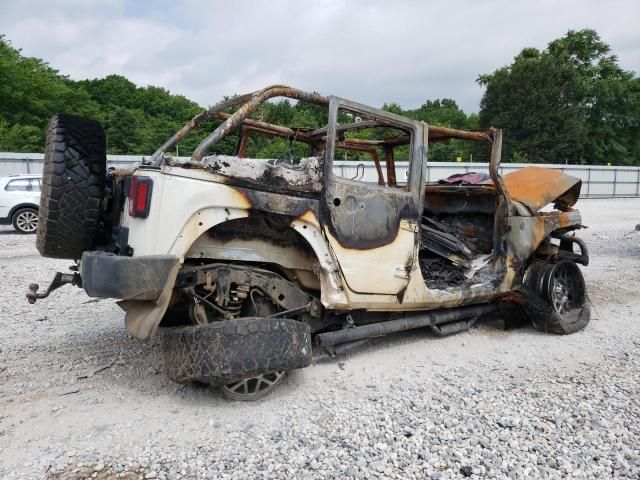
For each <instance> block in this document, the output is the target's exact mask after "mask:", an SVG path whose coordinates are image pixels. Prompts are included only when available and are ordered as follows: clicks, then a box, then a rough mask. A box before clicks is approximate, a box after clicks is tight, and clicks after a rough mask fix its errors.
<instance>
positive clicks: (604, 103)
mask: <svg viewBox="0 0 640 480" xmlns="http://www.w3.org/2000/svg"><path fill="white" fill-rule="evenodd" d="M638 81H639V80H638V79H637V78H635V77H634V75H633V74H632V73H631V72H625V71H624V70H622V69H621V68H620V67H619V65H618V63H617V58H616V57H615V55H613V54H612V53H611V49H610V47H609V46H608V45H607V44H606V43H604V42H602V40H601V39H600V37H599V36H598V34H597V33H596V32H595V31H593V30H589V29H585V30H580V31H569V32H568V33H567V34H566V35H565V36H564V37H562V38H560V39H557V40H554V41H552V42H550V43H549V45H548V47H547V48H546V49H545V50H544V51H539V50H536V49H534V48H525V49H523V50H522V51H521V52H520V54H518V55H517V56H516V57H515V59H514V62H513V63H512V64H511V65H509V66H506V67H502V68H500V69H498V70H496V71H495V72H493V73H492V74H488V75H481V76H480V77H479V78H478V82H479V83H480V84H481V85H483V86H484V87H486V90H485V93H484V96H483V98H482V101H481V103H480V115H479V123H480V125H481V126H482V127H488V126H496V127H502V128H504V129H505V141H504V153H503V157H504V158H506V159H509V158H511V157H518V158H519V159H522V158H526V159H528V160H529V161H531V162H547V163H565V162H568V163H596V164H604V163H607V162H616V163H621V164H638V163H640V151H639V150H638V134H639V133H640V96H639V95H640V94H639V85H638Z"/></svg>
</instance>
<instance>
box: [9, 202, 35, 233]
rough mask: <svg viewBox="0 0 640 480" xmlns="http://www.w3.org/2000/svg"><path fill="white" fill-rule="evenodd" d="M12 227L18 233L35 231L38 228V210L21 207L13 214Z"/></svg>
mask: <svg viewBox="0 0 640 480" xmlns="http://www.w3.org/2000/svg"><path fill="white" fill-rule="evenodd" d="M12 223H13V228H15V229H16V231H17V232H18V233H36V230H37V229H38V210H36V209H35V208H21V209H19V210H18V211H16V213H14V214H13V218H12Z"/></svg>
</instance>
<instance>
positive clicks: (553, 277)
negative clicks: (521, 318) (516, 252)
mask: <svg viewBox="0 0 640 480" xmlns="http://www.w3.org/2000/svg"><path fill="white" fill-rule="evenodd" d="M524 283H525V285H526V286H527V287H528V288H529V289H531V290H533V293H534V294H536V295H537V296H539V297H540V299H541V300H543V301H544V304H546V305H525V309H526V310H527V313H529V316H530V317H531V320H532V322H533V326H534V327H535V328H536V329H538V330H540V331H543V332H550V333H557V334H562V335H567V334H569V333H574V332H577V331H579V330H582V329H583V328H584V327H585V326H586V325H587V324H588V323H589V320H590V318H591V308H590V307H589V304H588V301H587V291H586V286H585V282H584V277H583V276H582V272H581V271H580V267H578V265H576V264H575V263H573V262H569V261H561V262H557V263H537V264H533V265H531V266H530V267H529V269H528V270H527V272H526V273H525V278H524ZM545 307H546V308H545Z"/></svg>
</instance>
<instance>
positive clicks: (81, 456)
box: [0, 199, 640, 479]
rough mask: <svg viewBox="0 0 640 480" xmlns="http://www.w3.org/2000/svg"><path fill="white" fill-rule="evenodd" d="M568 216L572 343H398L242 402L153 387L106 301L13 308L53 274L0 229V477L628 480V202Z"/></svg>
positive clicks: (634, 372) (633, 217) (467, 337)
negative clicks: (582, 323)
mask: <svg viewBox="0 0 640 480" xmlns="http://www.w3.org/2000/svg"><path fill="white" fill-rule="evenodd" d="M579 206H580V208H581V210H582V211H583V215H584V218H585V223H586V224H587V225H589V226H590V227H591V228H589V229H588V230H586V231H584V232H583V233H582V236H583V238H585V240H586V241H587V244H588V245H590V248H591V258H592V263H591V265H590V266H589V267H588V268H586V269H585V270H584V271H585V276H586V279H587V284H588V289H589V292H590V298H591V301H592V304H593V315H592V320H591V323H590V324H589V325H588V326H587V328H586V329H585V330H584V331H582V332H579V333H576V334H574V335H570V336H566V337H560V336H553V335H545V334H542V333H539V332H536V331H534V330H533V329H532V328H530V327H524V328H520V329H517V330H510V331H504V330H500V329H497V328H495V327H491V326H488V325H480V326H478V327H476V328H474V329H472V330H471V331H470V332H467V333H463V334H459V335H456V336H452V337H448V338H443V339H437V338H435V337H433V336H431V335H430V334H429V333H428V332H425V331H416V332H406V333H403V334H399V335H395V336H393V337H390V338H387V339H379V340H376V341H374V342H372V343H371V344H369V345H368V346H366V347H364V348H362V349H360V350H358V351H355V352H351V353H350V354H348V355H347V356H346V357H342V358H337V359H328V358H326V357H322V356H318V357H317V359H316V361H315V363H314V365H313V366H311V367H309V368H307V369H304V370H301V371H297V372H295V373H294V374H293V375H291V376H290V377H289V378H288V380H287V383H286V384H285V385H282V386H281V387H280V388H279V389H278V390H277V391H276V392H274V393H273V394H272V395H271V396H270V397H268V398H266V399H264V400H261V401H258V402H255V403H250V404H246V403H241V402H232V401H229V400H227V399H225V398H224V397H223V396H222V395H221V394H220V393H219V392H218V391H216V390H210V389H206V388H196V387H185V386H180V385H175V384H172V383H171V382H169V381H168V380H166V379H165V378H164V375H162V369H163V366H162V358H161V356H160V354H159V347H158V340H157V339H156V340H155V341H153V342H152V343H150V344H142V343H139V342H138V341H136V340H134V339H132V338H130V337H129V336H128V335H127V334H126V332H125V329H124V326H123V321H122V318H123V315H122V312H121V311H120V310H119V308H118V307H117V306H116V305H115V303H114V302H113V301H110V300H101V301H95V300H93V299H89V298H88V297H87V296H86V295H85V294H84V292H83V291H82V290H79V289H77V288H73V287H69V286H67V287H64V288H63V289H61V290H58V291H57V292H55V293H54V294H53V295H52V297H51V298H49V299H47V300H45V301H41V302H38V303H37V304H36V305H34V306H30V305H28V304H27V302H26V301H25V299H24V293H25V291H26V286H27V285H28V284H29V283H31V282H33V281H36V282H39V283H40V284H42V285H44V284H46V283H47V282H48V281H49V280H50V278H51V277H52V275H53V273H54V272H55V271H56V270H57V269H63V268H65V267H66V266H67V264H68V262H65V261H56V260H50V259H43V258H40V257H39V256H38V255H37V252H36V250H35V248H34V238H33V237H24V236H19V235H16V234H14V233H13V232H12V231H11V230H10V229H3V230H0V245H1V247H0V275H1V276H2V278H3V283H2V288H1V289H0V305H2V309H1V315H0V329H1V331H2V334H1V336H0V349H1V351H0V478H2V479H24V478H51V479H53V478H56V479H57V478H89V477H93V478H99V479H113V478H126V479H134V478H136V479H137V478H167V479H170V478H238V479H240V478H274V479H284V478H296V479H298V478H300V479H302V478H304V479H309V478H311V479H315V478H318V479H320V478H347V477H348V478H350V477H355V478H399V479H400V478H401V479H405V478H420V479H424V478H427V479H438V478H440V479H445V478H447V479H449V478H640V473H639V472H640V418H639V417H640V368H639V367H640V354H639V353H640V352H639V347H640V295H638V290H639V289H638V285H639V280H640V233H637V232H633V228H634V226H635V225H636V224H637V223H639V222H640V216H638V212H639V211H640V199H634V200H586V201H581V202H580V204H579ZM101 368H104V369H102V370H100V369H101ZM97 370H100V371H97Z"/></svg>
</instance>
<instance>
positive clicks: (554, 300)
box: [547, 262, 585, 315]
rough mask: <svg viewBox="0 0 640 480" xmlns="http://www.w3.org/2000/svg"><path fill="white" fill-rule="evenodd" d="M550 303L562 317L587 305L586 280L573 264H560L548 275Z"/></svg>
mask: <svg viewBox="0 0 640 480" xmlns="http://www.w3.org/2000/svg"><path fill="white" fill-rule="evenodd" d="M547 282H548V284H547V295H548V299H549V303H550V304H551V306H552V307H553V309H554V310H555V311H556V312H558V314H560V315H567V314H568V313H569V312H571V311H572V310H575V309H577V308H581V307H582V306H583V305H584V303H585V286H584V279H583V278H582V274H580V270H579V269H578V267H577V266H576V265H575V264H573V263H569V262H566V263H559V264H557V265H556V266H555V267H554V268H553V269H552V270H551V271H550V272H549V274H548V280H547Z"/></svg>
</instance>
